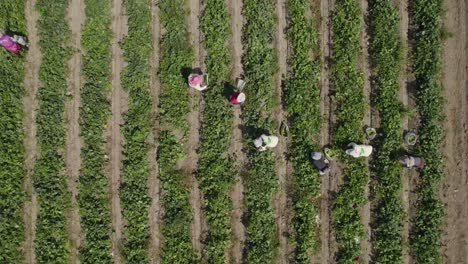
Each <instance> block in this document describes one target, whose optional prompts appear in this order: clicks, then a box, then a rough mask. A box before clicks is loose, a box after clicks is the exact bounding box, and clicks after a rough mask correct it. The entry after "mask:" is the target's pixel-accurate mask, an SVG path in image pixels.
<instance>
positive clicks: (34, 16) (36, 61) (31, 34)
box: [23, 0, 41, 264]
mask: <svg viewBox="0 0 468 264" xmlns="http://www.w3.org/2000/svg"><path fill="white" fill-rule="evenodd" d="M35 4H36V1H35V0H28V1H26V10H25V14H26V21H27V23H26V25H27V31H28V39H29V52H28V53H27V54H26V61H27V63H26V76H25V82H24V83H25V88H26V97H25V98H24V101H23V108H24V116H25V119H24V124H25V125H24V131H25V135H26V138H25V142H24V144H25V150H26V160H25V168H26V179H25V183H24V189H25V191H26V193H27V195H28V197H29V200H28V201H27V202H26V203H25V205H24V213H23V219H24V225H25V241H24V244H23V252H24V255H25V263H27V264H34V263H36V259H35V254H34V239H35V232H36V218H37V208H38V207H37V196H36V193H35V192H34V187H33V180H32V177H33V174H34V162H35V160H36V156H37V150H36V122H35V119H36V109H37V98H36V93H37V90H38V89H39V87H40V86H41V84H40V82H39V66H40V65H41V51H40V49H39V46H38V41H39V39H38V34H37V28H36V24H37V20H38V18H39V14H38V13H37V11H36V10H35V8H34V6H35Z"/></svg>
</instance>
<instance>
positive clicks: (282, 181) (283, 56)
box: [272, 0, 292, 263]
mask: <svg viewBox="0 0 468 264" xmlns="http://www.w3.org/2000/svg"><path fill="white" fill-rule="evenodd" d="M276 15H277V18H278V24H277V31H276V37H275V43H274V45H275V48H276V52H277V58H278V72H277V74H276V77H275V98H276V99H277V101H278V102H277V106H276V107H275V108H274V109H273V119H274V120H275V121H276V122H277V124H278V126H279V125H280V124H281V123H282V122H283V121H285V113H284V111H283V108H282V103H281V102H282V100H281V98H282V96H283V88H282V85H283V81H284V78H285V76H286V74H287V70H288V67H287V58H288V43H287V41H286V36H285V30H286V16H287V14H286V4H285V1H284V0H278V1H277V2H276ZM272 134H275V132H273V131H272ZM277 136H278V137H279V139H280V140H279V143H278V146H277V147H276V148H275V149H274V151H275V154H276V165H275V170H276V174H277V177H278V180H279V190H278V193H277V194H276V196H275V199H274V204H273V208H274V209H275V213H276V225H277V227H278V239H279V246H280V248H279V256H278V260H277V261H278V263H288V262H289V261H288V257H289V256H290V253H291V252H292V249H291V246H290V245H289V244H288V234H289V233H290V230H289V225H288V217H290V216H291V212H290V210H289V209H288V208H291V207H288V206H287V178H288V172H290V169H289V170H288V163H287V161H286V152H287V144H288V138H287V137H284V136H282V135H277ZM289 175H290V174H289Z"/></svg>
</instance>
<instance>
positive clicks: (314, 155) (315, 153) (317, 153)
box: [312, 152, 322, 160]
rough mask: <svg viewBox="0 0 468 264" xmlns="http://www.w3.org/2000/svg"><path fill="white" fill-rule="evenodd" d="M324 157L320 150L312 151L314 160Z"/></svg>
mask: <svg viewBox="0 0 468 264" xmlns="http://www.w3.org/2000/svg"><path fill="white" fill-rule="evenodd" d="M321 158H322V153H320V152H313V153H312V159H313V160H320V159H321Z"/></svg>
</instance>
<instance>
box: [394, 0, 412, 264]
mask: <svg viewBox="0 0 468 264" xmlns="http://www.w3.org/2000/svg"><path fill="white" fill-rule="evenodd" d="M393 4H394V6H395V7H397V9H398V16H399V18H400V23H399V36H400V40H401V45H402V49H401V52H402V59H403V61H404V63H403V65H401V67H402V70H401V73H400V78H399V82H398V83H399V86H400V90H399V99H400V101H401V103H402V104H403V105H404V106H406V107H411V106H410V100H411V99H410V95H409V81H410V74H409V67H408V49H409V42H408V34H409V25H408V20H409V17H408V0H400V1H397V0H393ZM413 105H414V104H413ZM410 120H411V117H409V116H403V118H402V121H401V127H402V129H403V130H404V131H407V130H408V129H409V123H410ZM412 178H415V175H414V173H413V172H411V171H403V172H402V173H401V182H402V191H401V196H400V199H401V202H402V205H403V212H404V218H403V219H402V223H403V227H402V234H401V236H402V242H403V243H404V244H406V245H407V244H408V243H409V232H410V226H411V223H410V221H409V219H410V218H409V217H408V216H409V215H410V208H412V204H413V203H414V201H412V199H410V197H412V195H411V194H410V193H411V187H410V186H411V185H410V182H411V180H410V179H412ZM411 259H412V257H411V254H409V252H408V250H406V249H405V250H404V251H403V260H402V263H404V264H409V263H412V260H411Z"/></svg>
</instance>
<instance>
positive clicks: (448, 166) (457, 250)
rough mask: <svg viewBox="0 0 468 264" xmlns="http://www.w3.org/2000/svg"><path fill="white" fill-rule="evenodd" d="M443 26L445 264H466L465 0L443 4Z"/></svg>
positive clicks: (467, 56)
mask: <svg viewBox="0 0 468 264" xmlns="http://www.w3.org/2000/svg"><path fill="white" fill-rule="evenodd" d="M444 3H445V6H444V7H445V10H447V13H446V14H445V23H444V25H445V27H446V29H447V30H448V31H449V32H451V33H452V34H453V35H452V37H450V38H448V39H447V40H446V41H445V45H444V51H443V62H444V64H443V70H444V74H443V76H442V85H443V87H444V95H445V98H446V100H447V101H446V105H445V115H446V117H447V118H446V120H445V125H444V129H445V133H446V134H445V140H444V143H443V147H442V153H443V156H444V164H445V180H444V182H443V186H442V195H441V196H442V201H443V202H444V203H445V205H446V217H445V225H444V230H443V236H442V253H443V254H442V255H443V262H444V263H466V261H467V259H468V225H467V224H466V218H467V217H468V209H467V206H466V201H467V199H468V179H467V174H468V171H467V170H468V165H467V160H468V141H467V140H468V136H467V135H468V126H467V122H468V119H467V109H466V105H467V103H468V102H467V99H468V98H467V91H466V87H468V78H467V76H468V68H467V67H468V52H467V50H468V42H467V34H468V26H467V23H468V21H467V18H466V16H467V15H468V4H467V3H466V1H464V0H452V1H444Z"/></svg>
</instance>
